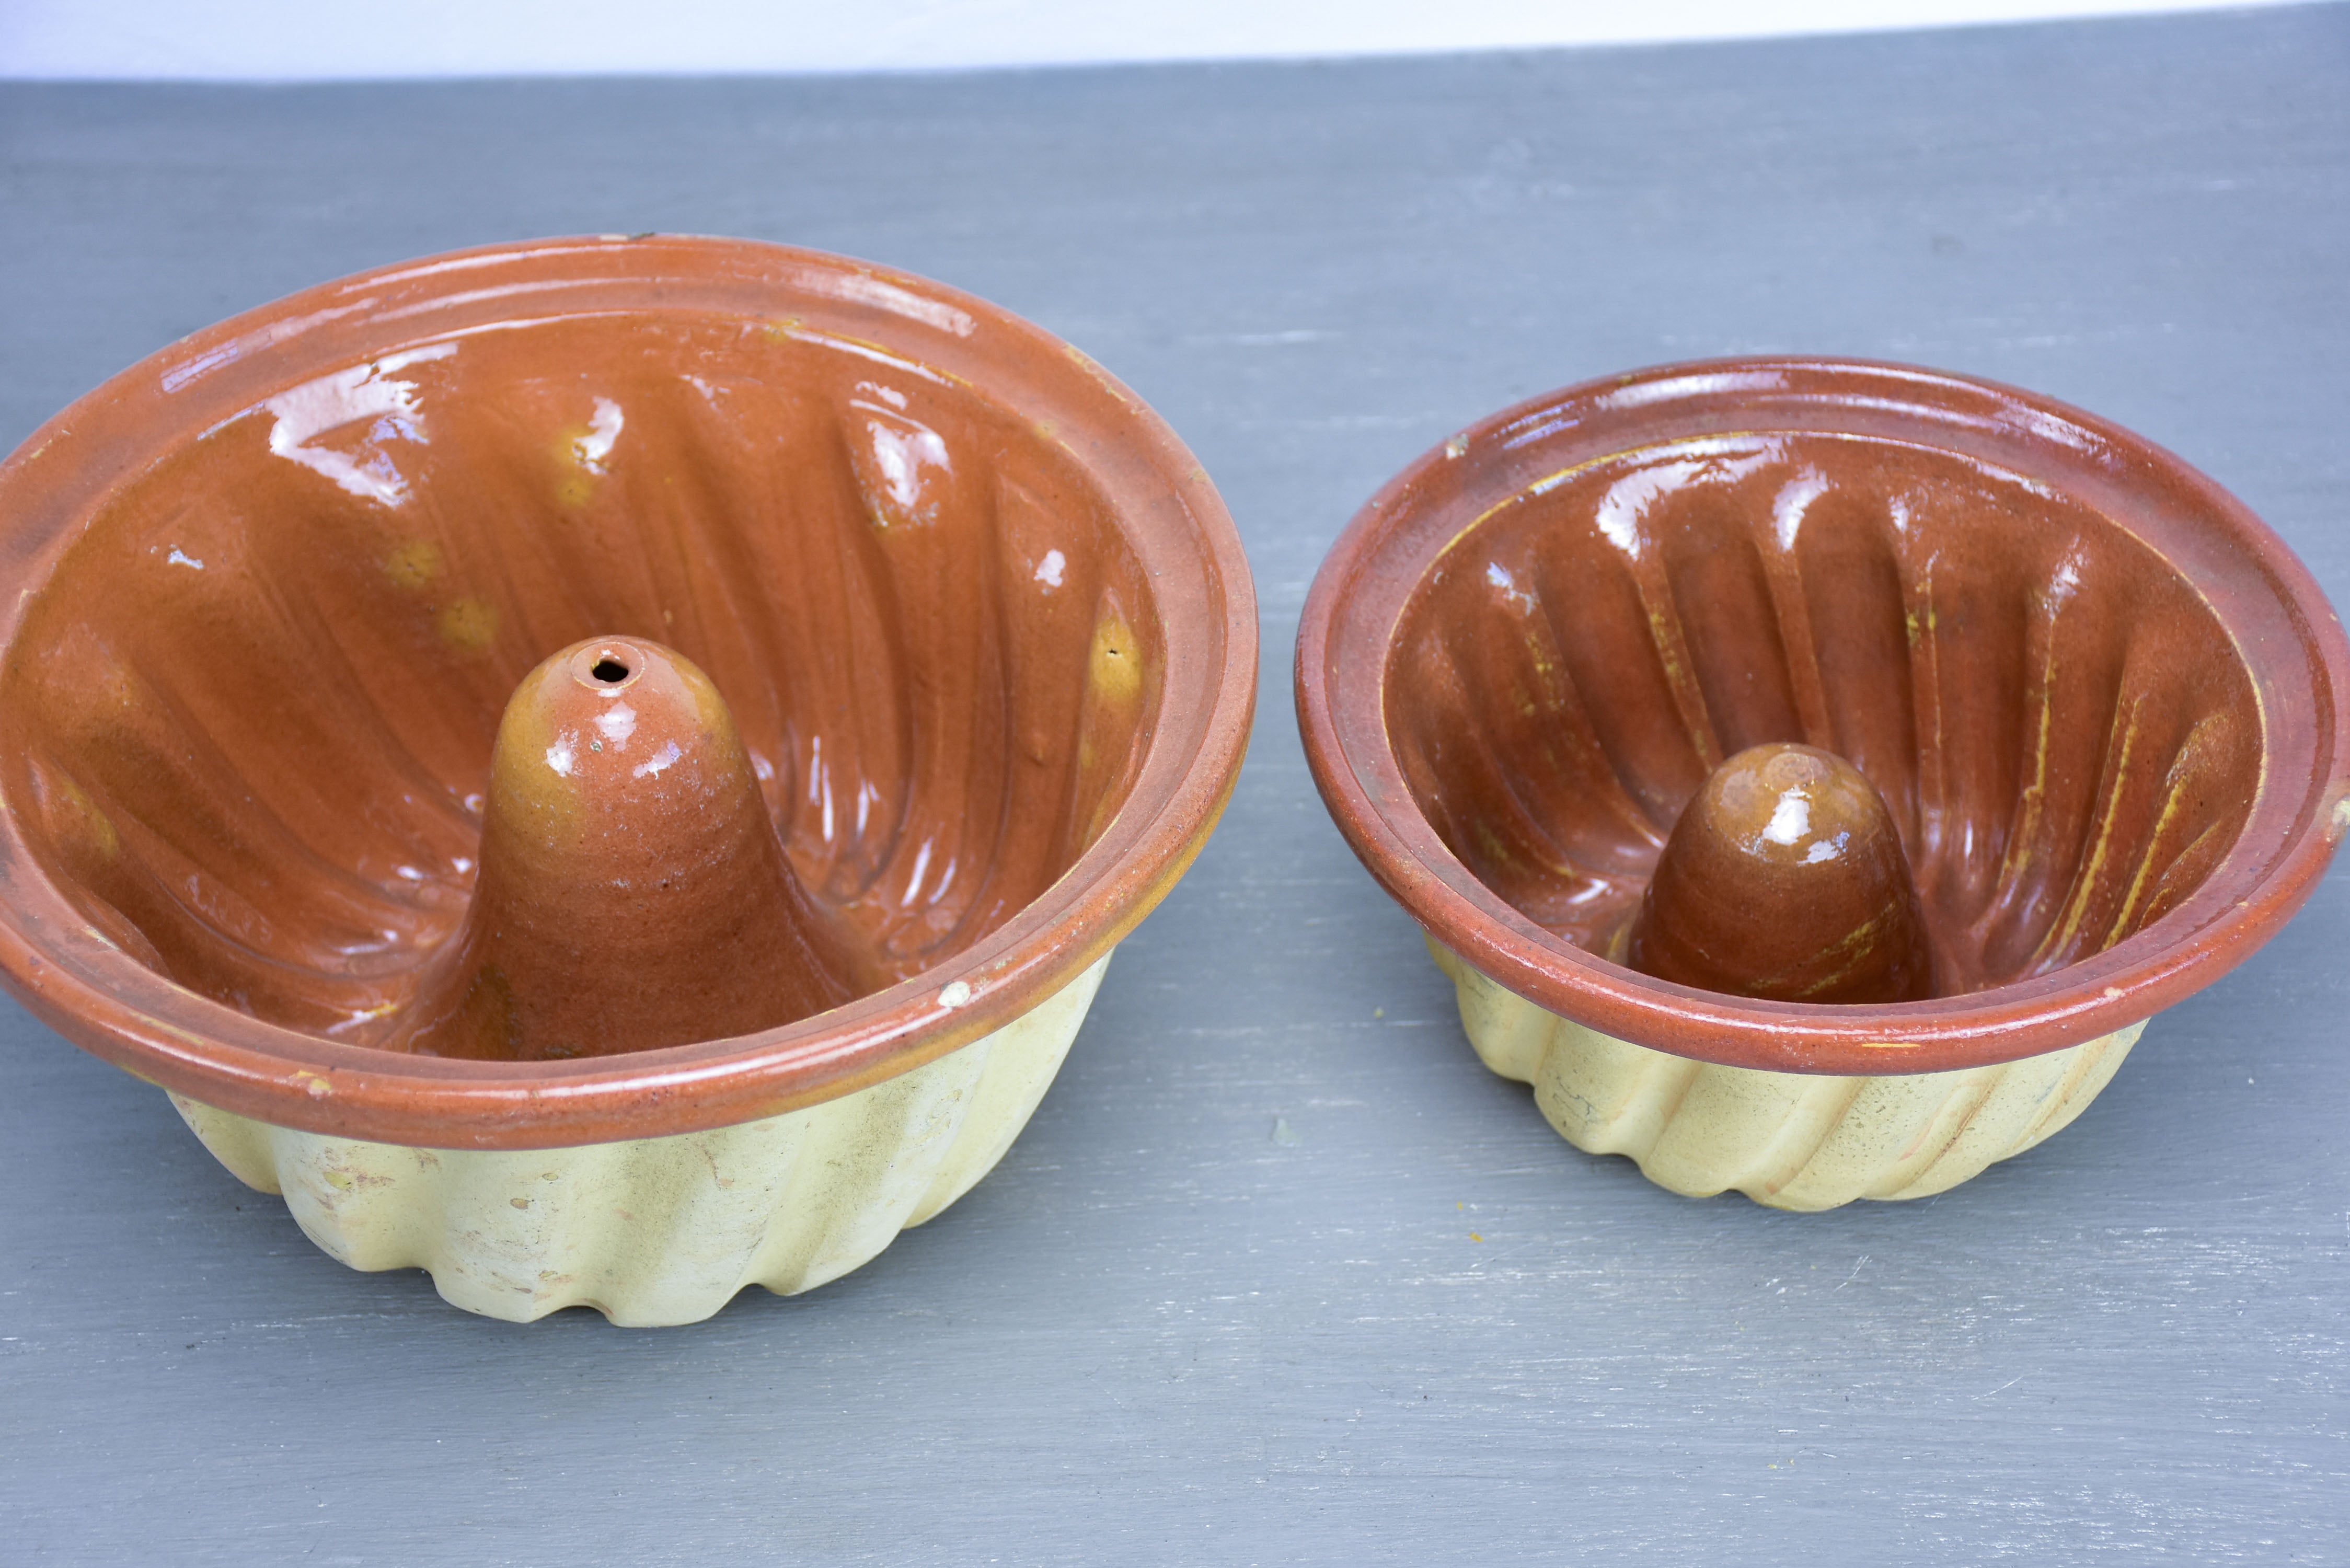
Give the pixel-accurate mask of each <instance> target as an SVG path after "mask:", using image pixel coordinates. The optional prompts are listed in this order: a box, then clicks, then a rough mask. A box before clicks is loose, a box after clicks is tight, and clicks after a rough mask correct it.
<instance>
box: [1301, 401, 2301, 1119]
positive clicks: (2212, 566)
mask: <svg viewBox="0 0 2350 1568" xmlns="http://www.w3.org/2000/svg"><path fill="white" fill-rule="evenodd" d="M2344 660H2345V649H2344V643H2343V638H2342V633H2341V629H2340V627H2339V625H2338V623H2337V622H2336V621H2335V620H2334V616H2333V614H2332V612H2331V610H2330V609H2329V608H2328V607H2326V605H2325V603H2324V598H2323V597H2322V596H2321V595H2320V594H2319V593H2318V591H2317V589H2316V587H2315V586H2314V584H2313V583H2312V582H2311V581H2310V580H2309V578H2308V576H2307V575H2306V573H2305V572H2304V571H2303V569H2302V567H2301V566H2300V565H2299V564H2298V563H2297V562H2296V561H2294V560H2293V557H2292V556H2291V555H2290V553H2289V552H2288V551H2286V549H2285V548H2284V546H2283V545H2282V544H2281V543H2280V542H2279V541H2278V540H2277V539H2276V538H2275V536H2274V535H2272V534H2271V533H2270V532H2269V531H2268V530H2267V529H2266V528H2265V527H2264V526H2262V524H2260V523H2259V522H2258V521H2257V520H2255V519H2254V518H2252V517H2251V515H2250V514H2248V513H2246V512H2245V511H2244V509H2243V508H2242V507H2241V505H2240V504H2237V503H2236V502H2234V501H2233V500H2232V499H2231V498H2230V497H2228V496H2227V495H2226V494H2225V493H2223V492H2221V491H2220V490H2219V489H2218V488H2217V487H2216V486H2214V485H2212V484H2211V483H2210V481H2208V480H2206V479H2204V478H2202V477H2201V476H2200V475H2199V474H2197V473H2195V472H2193V471H2192V470H2190V469H2189V468H2187V467H2186V465H2185V464H2183V463H2181V462H2178V459H2176V458H2175V457H2172V456H2170V455H2169V454H2168V453H2167V452H2162V451H2160V450H2159V449H2158V448H2155V447H2153V446H2151V445H2149V444H2148V443H2147V442H2145V441H2140V440H2138V439H2137V438H2136V437H2134V436H2131V435H2129V434H2128V433H2127V432H2125V431H2119V430H2117V429H2115V428H2114V427H2112V426H2109V425H2106V424H2104V423H2102V422H2100V421H2095V420H2093V419H2090V418H2088V417H2087V416H2085V415H2083V414H2081V413H2079V412H2077V411H2075V410H2069V409H2066V408H2064V407H2063V406H2062V405H2058V404H2055V403H2053V402H2049V401H2047V400H2042V399H2038V398H2033V397H2030V396H2028V395H2026V394H2022V393H2020V392H2016V391H2014V390H2012V389H2005V388H2000V387H1994V386H1990V385H1986V384H1983V383H1979V382H1972V381H1967V380H1963V379H1958V378H1954V377H1948V376H1942V375H1938V374H1934V373H1931V372H1925V371H1918V370H1911V369H1903V368H1900V367H1893V366H1882V365H1866V364H1856V363H1847V362H1837V361H1821V360H1785V361H1721V362H1717V363H1712V364H1706V365H1697V366H1688V367H1677V368H1667V369H1659V370H1651V371H1645V372H1640V373H1638V374H1635V375H1632V376H1628V377H1625V378H1621V379H1614V380H1609V381H1607V382H1603V383H1593V384H1590V385H1587V386H1585V387H1581V388H1575V389H1569V390H1567V391H1564V392H1560V393H1557V394H1554V395H1553V396H1551V397H1548V398H1544V399H1541V400H1536V401H1535V402H1534V403H1530V404H1527V405H1525V406H1523V407H1521V408H1519V409H1516V410H1511V411H1509V412H1507V413H1504V414H1503V415H1500V416H1497V417H1496V418H1494V419H1493V420H1491V421H1486V422H1485V423H1483V424H1482V425H1480V426H1478V427H1477V428H1476V429H1474V430H1472V431H1470V432H1468V433H1467V434H1466V435H1465V436H1463V437H1461V438H1458V439H1456V440H1455V441H1452V442H1451V443H1449V444H1448V445H1447V446H1446V447H1444V448H1440V449H1439V450H1438V451H1437V452H1431V453H1430V454H1429V455H1428V456H1427V457H1425V458H1423V459H1421V460H1420V461H1419V462H1417V463H1416V464H1414V465H1413V466H1412V467H1411V468H1410V469H1409V470H1408V471H1407V472H1405V473H1404V474H1403V475H1402V476H1400V477H1399V479H1398V480H1396V481H1395V482H1394V483H1391V484H1390V485H1389V486H1388V488H1387V489H1386V490H1385V491H1383V492H1382V493H1381V494H1380V495H1379V496H1378V498H1377V499H1375V500H1374V501H1373V502H1372V503H1371V504H1370V505H1369V506H1368V507H1367V508H1366V509H1365V511H1364V512H1363V513H1362V514H1361V515H1360V516H1358V517H1357V520H1356V522H1355V524H1353V526H1352V527H1351V528H1350V529H1349V530H1348V532H1347V535H1346V536H1345V537H1344V538H1343V539H1342V540H1341V541H1340V542H1339V544H1338V545H1337V547H1336V549H1335V550H1334V551H1333V552H1332V555H1331V556H1330V558H1329V560H1328V561H1327V562H1326V564H1325V566H1324V568H1323V570H1322V573H1321V575H1320V576H1319V577H1318V578H1317V579H1316V582H1315V588H1314V593H1313V596H1312V598H1311V600H1310V602H1309V605H1308V607H1307V612H1306V616H1305V628H1304V630H1303V632H1302V634H1301V637H1300V641H1299V649H1298V674H1297V680H1298V702H1299V711H1300V718H1301V722H1302V724H1303V726H1304V730H1305V738H1306V743H1307V749H1308V753H1309V755H1310V757H1311V759H1312V761H1313V763H1314V766H1315V776H1316V779H1317V782H1318V783H1319V784H1321V787H1322V790H1323V793H1324V796H1325V798H1326V800H1327V801H1328V802H1329V803H1330V805H1331V807H1332V810H1333V811H1334V813H1335V814H1336V816H1337V819H1338V821H1339V824H1340V826H1341V827H1342V828H1343V829H1344V830H1345V831H1346V832H1347V835H1348V836H1349V838H1350V840H1351V841H1352V842H1353V843H1354V845H1355V846H1356V848H1357V852H1358V853H1359V854H1361V855H1362V856H1363V857H1364V859H1365V861H1366V863H1367V865H1369V866H1370V867H1371V868H1372V870H1373V871H1374V872H1375V873H1376V874H1377V875H1378V876H1379V877H1380V878H1381V880H1382V881H1383V882H1384V883H1385V884H1386V885H1387V886H1388V888H1390V890H1392V891H1393V892H1395V893H1396V894H1397V896H1398V897H1399V898H1402V899H1403V901H1404V902H1405V903H1406V905H1407V906H1408V907H1409V908H1410V909H1411V910H1412V912H1413V914H1414V915H1415V916H1417V917H1418V918H1419V919H1420V920H1421V921H1422V923H1423V924H1425V925H1427V926H1428V927H1429V928H1430V930H1431V931H1432V932H1434V933H1435V934H1436V935H1437V936H1438V937H1439V938H1440V940H1444V941H1446V942H1447V943H1449V944H1450V945H1451V946H1453V947H1454V948H1455V949H1457V950H1461V952H1462V953H1463V954H1464V956H1466V957H1468V958H1469V959H1470V960H1471V961H1472V962H1475V963H1477V964H1478V965H1479V967H1481V968H1482V969H1484V970H1486V971H1488V972H1489V973H1492V974H1493V975H1494V976H1495V977H1496V978H1497V979H1500V980H1501V981H1503V983H1505V984H1507V985H1509V986H1511V987H1512V988H1513V990H1516V991H1519V992H1521V993H1523V994H1525V995H1527V996H1529V997H1532V998H1533V999H1534V1000H1535V1001H1537V1002H1541V1003H1543V1004H1544V1005H1545V1006H1548V1007H1551V1008H1552V1009H1553V1010H1554V1011H1556V1012H1562V1013H1564V1014H1565V1015H1568V1016H1571V1017H1574V1018H1576V1019H1578V1020H1580V1021H1582V1022H1585V1023H1589V1024H1591V1025H1593V1026H1594V1027H1597V1028H1601V1029H1604V1030H1606V1031H1607V1033H1613V1034H1617V1035H1619V1036H1621V1037H1624V1038H1627V1039H1631V1040H1634V1041H1637V1042H1639V1043H1641V1044H1650V1045H1655V1046H1659V1047H1661V1048H1664V1049H1668V1050H1673V1051H1677V1052H1679V1053H1681V1054H1688V1055H1693V1056H1699V1057H1702V1058H1706V1059H1711V1060H1718V1061H1726V1062H1733V1063H1738V1064H1746V1065H1753V1066H1764V1067H1773V1068H1781V1069H1792V1070H1802V1071H1819V1072H1883V1071H1926V1070H1932V1069H1938V1068H1943V1067H1950V1066H1957V1065H1964V1064H1972V1063H1976V1062H1984V1061H1996V1060H2003V1059H2008V1058H2012V1057H2015V1056H2020V1055H2024V1054H2032V1053H2033V1052H2038V1051H2043V1050H2048V1049H2054V1048H2057V1047H2060V1046H2063V1045H2066V1044H2075V1043H2077V1042H2079V1041H2081V1040H2084V1039H2087V1038H2090V1037H2092V1036H2094V1035H2095V1034H2097V1033H2103V1032H2106V1031H2107V1030H2110V1029H2114V1028H2117V1027H2120V1026H2121V1025H2123V1024H2126V1023H2132V1022H2135V1021H2137V1020H2138V1019H2141V1018H2144V1017H2146V1016H2147V1014H2149V1013H2151V1012H2154V1011H2155V1010H2156V1009H2158V1007H2160V1006H2162V1005H2164V1004H2166V1003H2167V1002H2169V1001H2172V1000H2175V999H2176V998H2177V997H2178V996H2181V995H2184V994H2186V992H2188V991H2189V990H2192V989H2193V988H2194V987H2196V986H2199V985H2201V984H2204V983H2207V982H2208V981H2210V980H2211V979H2212V978H2214V977H2215V976H2216V975H2218V974H2219V973H2220V972H2222V971H2224V970H2225V969H2226V968H2227V967H2228V966H2229V965H2230V964H2232V963H2233V962H2234V961H2237V960H2239V959H2241V957H2242V956H2243V955H2244V954H2245V953H2247V952H2249V951H2250V950H2251V948H2252V947H2254V946H2256V945H2257V944H2258V942H2259V941H2260V940H2263V939H2264V938H2265V937H2266V936H2267V935H2268V934H2269V932H2270V931H2272V930H2273V929H2275V927H2276V926H2277V925H2278V924H2279V923H2281V922H2282V920H2283V919H2285V918H2286V917H2287V916H2288V915H2290V913H2291V912H2292V910H2293V909H2295V908H2297V907H2298V906H2299V904H2300V902H2301V901H2302V899H2303V898H2305V897H2306V896H2307V893H2308V891H2309V889H2310V888H2311V887H2312V886H2313V885H2314V880H2315V878H2316V877H2317V876H2318V875H2319V873H2321V872H2322V871H2323V869H2324V865H2325V863H2326V861H2327V859H2328V858H2329V857H2330V855H2331V852H2332V848H2333V845H2334V840H2335V839H2336V838H2337V837H2338V836H2339V835H2340V833H2341V831H2342V818H2341V815H2340V814H2339V813H2338V812H2337V810H2336V807H2337V806H2338V805H2339V804H2340V802H2341V801H2342V798H2343V794H2344V791H2345V761H2344V758H2343V756H2342V754H2341V749H2340V745H2339V741H2338V736H2339V734H2340V732H2341V721H2342V717H2343V708H2342V703H2343V701H2344V700H2345V694H2344V691H2343V674H2344V671H2345V662H2344ZM1762 742H1800V743H1803V744H1807V745H1810V746H1814V747H1817V748H1820V749H1822V750H1825V751H1827V752H1831V753H1835V754H1836V755H1839V756H1841V757H1844V758H1846V759H1847V760H1848V761H1850V762H1851V763H1854V764H1856V766H1857V767H1858V768H1859V769H1860V770H1861V772H1862V773H1863V774H1865V775H1866V778H1867V780H1868V781H1869V783H1871V784H1874V785H1875V786H1876V788H1877V791H1878V792H1879V793H1880V794H1881V795H1882V797H1883V799H1884V801H1885V802H1886V804H1887V807H1888V808H1889V810H1890V813H1891V815H1892V819H1893V823H1894V826H1895V828H1896V830H1897V831H1898V836H1899V839H1900V842H1901V845H1902V846H1903V849H1904V851H1905V852H1906V856H1907V859H1908V864H1909V867H1910V868H1911V872H1912V875H1913V877H1914V880H1915V885H1916V888H1917V893H1918V901H1919V905H1920V907H1921V909H1922V913H1923V917H1924V923H1925V927H1926V934H1927V941H1928V944H1929V947H1930V949H1931V958H1932V970H1933V980H1932V984H1931V995H1932V997H1933V998H1934V1000H1928V1001H1918V1002H1874V1003H1870V1004H1867V1005H1842V1006H1837V1005H1827V1004H1818V1003H1802V1002H1783V1001H1774V1002H1765V1001H1752V1000H1742V999H1735V998H1732V997H1729V996H1724V995H1721V994H1718V993H1715V992H1709V991H1705V990H1700V989H1698V988H1696V987H1692V986H1688V985H1680V984H1674V983H1671V982H1669V981H1664V980H1659V979H1656V978H1653V977H1651V976H1648V975H1643V974H1637V973H1634V972H1632V971H1630V970H1627V969H1625V968H1622V967H1619V966H1617V964H1615V963H1612V962H1609V961H1607V959H1606V958H1605V957H1604V956H1602V955H1605V954H1606V953H1607V952H1608V951H1609V950H1610V943H1611V941H1617V943H1618V947H1617V950H1618V951H1620V950H1621V948H1620V939H1621V936H1622V933H1623V932H1624V930H1625V929H1626V927H1627V923H1628V922H1629V921H1630V920H1631V919H1632V918H1633V916H1634V914H1635V912H1636V910H1637V909H1638V907H1639V904H1640V900H1641V898H1642V894H1643V892H1644V890H1645V889H1646V888H1647V887H1648V882H1649V879H1650V877H1651V874H1652V872H1654V870H1655V869H1656V867H1657V862H1658V857H1659V852H1660V851H1661V849H1662V848H1663V846H1664V845H1665V843H1666V840H1667V837H1668V836H1669V835H1670V834H1671V832H1672V830H1673V827H1674V825H1675V823H1676V821H1677V819H1678V818H1679V815H1680V814H1681V811H1682V808H1683V807H1684V806H1685V805H1687V804H1688V803H1689V802H1690V799H1691V798H1692V796H1694V795H1695V794H1697V792H1698V791H1699V789H1700V785H1701V784H1704V783H1705V781H1706V779H1707V778H1708V776H1709V774H1711V772H1712V771H1713V770H1714V769H1715V768H1717V767H1718V766H1720V765H1721V763H1723V761H1724V760H1725V759H1726V758H1729V757H1731V755H1732V754H1733V753H1739V752H1742V750H1744V749H1745V748H1748V747H1751V746H1754V745H1757V744H1759V743H1762ZM1767 918H1768V916H1767V911H1766V910H1764V909H1762V908H1760V907H1759V906H1758V909H1757V919H1758V920H1759V919H1767ZM1760 935H1761V933H1760V932H1759V929H1758V940H1759V938H1760Z"/></svg>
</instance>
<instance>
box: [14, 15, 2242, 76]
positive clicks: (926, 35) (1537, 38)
mask: <svg viewBox="0 0 2350 1568" xmlns="http://www.w3.org/2000/svg"><path fill="white" fill-rule="evenodd" d="M2256 3H2259V0H1747V3H1744V4H1740V3H1738V0H1642V3H1617V4H1605V3H1600V0H1547V3H1544V0H0V77H36V78H40V77H47V78H59V77H64V78H72V77H137V78H258V79H275V80H286V79H302V78H353V77H412V76H446V75H460V76H464V75H487V74H505V73H528V74H540V73H578V72H584V73H595V72H608V71H689V72H702V71H779V70H780V71H794V70H796V71H843V70H870V69H936V68H942V67H944V68H952V67H972V66H997V65H1034V64H1074V63H1079V62H1087V61H1104V60H1164V59H1201V58H1265V57H1283V56H1298V55H1347V54H1381V53H1393V52H1409V51H1416V50H1429V49H1473V48H1494V47H1529V46H1543V45H1552V44H1585V43H1622V42H1635V41H1648V40H1658V39H1669V38H1698V37H1734V36H1759V35H1767V34H1779V33H1805V32H1835V31H1843V30H1848V29H1859V28H1877V27H1902V26H1941V25H1947V24H1952V23H1971V22H1993V21H2009V20H2019V19H2025V18H2034V17H2053V16H2096V15H2107V14H2113V13H2117V12H2130V11H2157V10H2187V9H2195V8H2203V7H2208V6H2210V5H2215V4H2217V5H2244V4H2256Z"/></svg>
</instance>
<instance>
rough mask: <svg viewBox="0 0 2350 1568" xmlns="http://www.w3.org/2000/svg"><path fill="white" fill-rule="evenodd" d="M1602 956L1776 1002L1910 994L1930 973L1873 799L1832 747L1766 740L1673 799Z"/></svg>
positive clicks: (1892, 839) (1903, 860) (1916, 914)
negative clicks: (1660, 842)
mask: <svg viewBox="0 0 2350 1568" xmlns="http://www.w3.org/2000/svg"><path fill="white" fill-rule="evenodd" d="M1608 956H1609V957H1611V958H1614V957H1620V958H1621V959H1622V961H1624V962H1625V963H1627V964H1628V965H1630V966H1631V967H1632V968H1634V969H1636V970H1638V971H1640V972H1641V973H1643V974H1651V975H1654V976H1656V977H1657V978H1658V979H1659V980H1669V981H1674V982H1675V983H1677V984H1679V985H1693V986H1696V987H1698V988H1699V989H1700V990H1704V991H1719V992H1727V993H1728V994H1730V995H1732V996H1752V997H1761V998H1763V999H1766V1000H1769V1001H1773V1002H1914V1001H1916V1000H1917V999H1918V998H1919V997H1923V996H1929V995H1931V994H1932V992H1933V982H1934V965H1933V960H1932V955H1931V952H1930V950H1929V947H1928V944H1927V940H1926V921H1925V917H1924V916H1923V914H1922V913H1921V912H1920V911H1919V909H1918V893H1917V889H1916V888H1914V887H1912V886H1911V884H1910V878H1909V861H1908V857H1907V856H1905V855H1904V854H1903V853H1902V852H1901V839H1900V836H1898V834H1897V833H1895V832H1894V829H1893V817H1892V814H1891V813H1889V812H1887V810H1886V809H1885V799H1884V797H1883V796H1882V795H1879V794H1877V788H1876V786H1875V785H1874V784H1870V783H1869V782H1868V780H1867V779H1866V778H1865V777H1863V776H1862V774H1861V773H1860V770H1859V769H1857V768H1856V767H1854V766H1853V765H1852V764H1851V763H1847V762H1846V761H1845V760H1844V759H1843V758H1842V757H1839V756H1836V755H1835V754H1833V753H1828V752H1823V751H1821V750H1819V749H1818V748H1817V747H1814V746H1799V745H1791V744H1786V743H1783V742H1770V743H1766V744H1763V745H1760V746H1750V747H1748V748H1747V749H1746V750H1744V751H1742V752H1741V753H1738V754H1737V755H1736V756H1734V757H1732V758H1731V759H1730V760H1729V761H1728V762H1726V763H1722V764H1721V766H1720V767H1718V768H1716V769H1714V770H1713V773H1712V775H1711V777H1709V778H1708V779H1707V780H1706V781H1705V783H1704V784H1703V785H1702V786H1701V787H1700V789H1699V790H1698V792H1697V795H1696V797H1695V798H1694V799H1692V800H1691V801H1690V803H1689V805H1687V806H1685V807H1683V808H1682V811H1681V815H1680V820H1679V822H1677V823H1675V824H1674V825H1673V831H1672V834H1671V836H1669V837H1668V838H1667V839H1666V840H1665V848H1664V853H1663V854H1662V855H1660V856H1659V857H1658V858H1657V868H1656V871H1655V873H1654V874H1653V875H1652V876H1650V877H1649V878H1648V890H1647V892H1646V893H1644V894H1643V895H1642V896H1641V898H1640V908H1639V911H1638V913H1637V914H1636V915H1635V916H1634V917H1633V919H1632V923H1631V925H1630V927H1629V928H1628V929H1627V931H1626V934H1625V942H1624V949H1623V951H1622V952H1621V953H1620V954H1617V953H1614V952H1611V953H1610V954H1609V955H1608Z"/></svg>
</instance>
